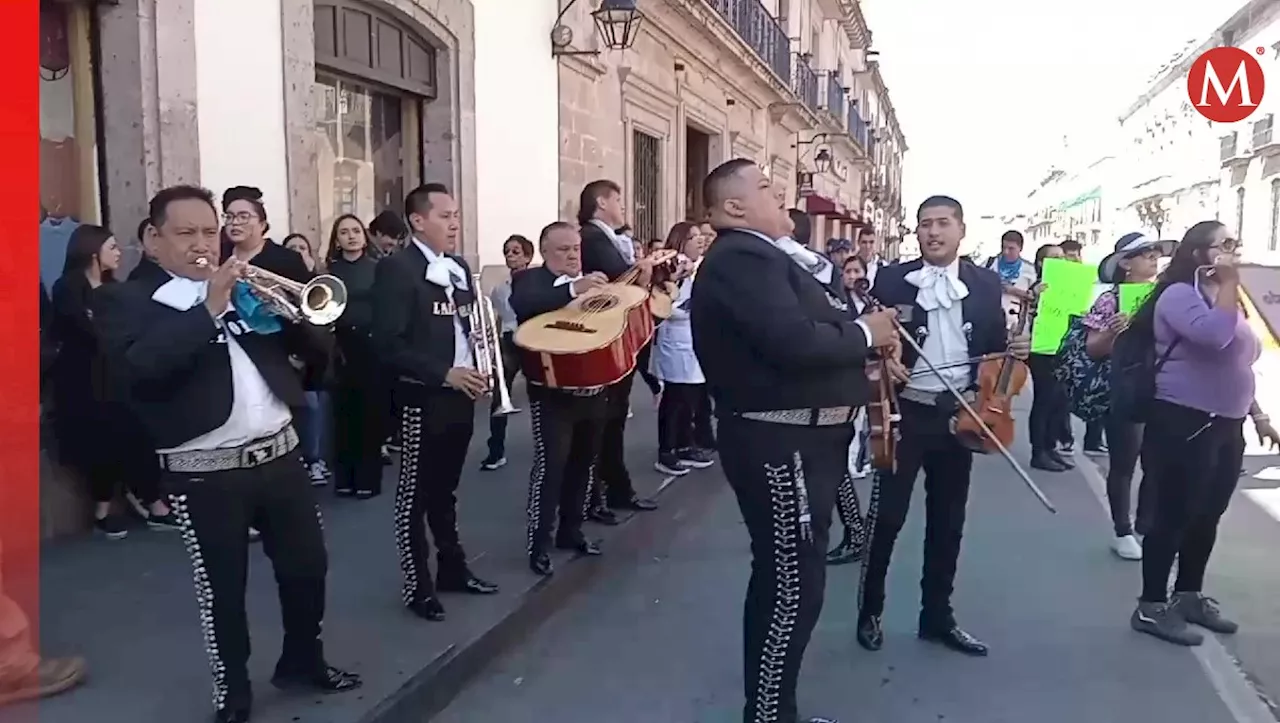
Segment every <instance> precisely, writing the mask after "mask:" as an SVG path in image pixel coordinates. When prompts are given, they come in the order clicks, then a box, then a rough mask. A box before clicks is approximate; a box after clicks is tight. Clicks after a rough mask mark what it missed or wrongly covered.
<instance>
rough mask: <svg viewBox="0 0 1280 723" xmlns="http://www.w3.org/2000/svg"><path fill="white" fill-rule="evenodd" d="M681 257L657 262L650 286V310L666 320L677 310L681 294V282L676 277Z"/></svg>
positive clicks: (655, 316) (655, 315) (656, 317)
mask: <svg viewBox="0 0 1280 723" xmlns="http://www.w3.org/2000/svg"><path fill="white" fill-rule="evenodd" d="M679 261H680V258H679V257H676V256H673V257H672V258H671V259H670V260H668V261H664V262H661V263H659V264H656V265H655V266H654V267H653V276H652V280H651V281H650V287H649V311H650V313H652V314H653V316H654V318H655V319H657V320H659V321H665V320H666V319H669V318H671V313H672V312H673V311H675V300H676V297H677V296H679V295H680V283H679V280H677V279H676V278H675V277H676V275H677V273H676V272H677V271H678V270H679Z"/></svg>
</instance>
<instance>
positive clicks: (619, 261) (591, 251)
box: [581, 223, 631, 281]
mask: <svg viewBox="0 0 1280 723" xmlns="http://www.w3.org/2000/svg"><path fill="white" fill-rule="evenodd" d="M581 235H582V273H584V274H590V273H593V272H596V271H599V272H600V273H602V274H604V275H605V276H608V277H609V280H610V281H617V280H618V277H619V276H622V275H623V274H625V273H627V271H629V270H630V269H631V264H629V263H627V260H626V259H625V258H623V256H622V253H621V252H620V251H618V247H617V246H614V245H613V241H612V240H610V239H609V236H608V235H607V234H605V232H604V231H602V230H600V227H599V226H596V225H595V224H594V223H587V224H586V225H584V226H583V227H582V232H581Z"/></svg>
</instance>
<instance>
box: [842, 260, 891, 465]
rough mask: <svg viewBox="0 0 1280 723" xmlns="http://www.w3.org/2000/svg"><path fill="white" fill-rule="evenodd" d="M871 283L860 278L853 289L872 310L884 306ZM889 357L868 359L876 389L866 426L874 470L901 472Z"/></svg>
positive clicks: (868, 407) (873, 386)
mask: <svg viewBox="0 0 1280 723" xmlns="http://www.w3.org/2000/svg"><path fill="white" fill-rule="evenodd" d="M870 291H871V284H870V283H868V282H867V280H866V279H858V281H857V283H856V284H855V285H854V288H853V292H854V293H855V294H857V295H858V298H860V299H862V300H863V301H864V302H866V304H867V307H868V308H869V309H871V310H872V311H880V310H881V309H883V308H884V306H883V305H882V304H881V303H880V302H879V301H877V300H876V298H875V297H873V296H872V295H871V293H870ZM887 361H888V358H887V357H886V356H885V355H884V354H883V353H881V354H879V355H878V356H877V358H876V359H873V360H870V361H868V362H867V382H868V383H870V385H871V389H872V391H873V394H872V397H871V401H870V402H869V403H868V404H867V427H868V431H869V437H870V442H871V466H872V468H874V469H878V470H882V471H886V472H896V471H898V438H899V430H898V424H899V423H900V422H901V421H902V415H901V414H900V413H899V412H898V392H897V388H896V384H895V382H894V380H893V377H891V376H889V368H888V364H887Z"/></svg>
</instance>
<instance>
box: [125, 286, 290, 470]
mask: <svg viewBox="0 0 1280 723" xmlns="http://www.w3.org/2000/svg"><path fill="white" fill-rule="evenodd" d="M207 288H208V284H207V282H202V281H193V280H191V279H184V278H179V277H174V278H173V279H172V280H171V281H170V282H169V283H167V284H165V285H163V286H161V287H160V288H159V289H157V290H156V293H155V294H153V295H152V297H151V298H152V299H154V300H155V301H157V302H159V303H161V304H164V305H165V306H169V307H171V308H175V309H178V310H179V311H187V310H189V309H192V308H194V307H195V306H196V305H197V304H202V303H204V299H205V294H206V293H207V292H206V289H207ZM181 307H185V308H181ZM227 311H231V307H230V306H228V307H227V310H226V311H224V312H222V314H226V313H227ZM214 323H215V324H217V326H218V334H219V338H218V343H225V344H226V345H227V356H228V357H229V359H230V361H231V413H230V414H229V415H227V421H225V422H223V423H222V426H220V427H218V428H217V429H214V430H212V431H210V432H206V433H205V434H202V435H200V436H199V437H196V438H195V439H192V440H190V441H188V442H186V443H184V444H180V445H178V446H177V447H171V448H169V449H159V450H156V451H157V452H159V453H161V454H168V453H172V452H192V451H196V450H200V451H212V450H215V449H235V448H236V447H242V446H244V445H246V444H248V443H249V442H252V441H253V440H255V439H262V438H263V437H270V436H272V435H274V434H277V433H279V432H280V431H281V430H282V429H284V428H285V426H287V425H288V424H289V423H290V422H291V421H293V414H291V413H290V412H289V407H287V406H285V403H284V402H282V401H280V399H279V398H278V397H276V395H275V393H274V392H272V391H271V387H270V386H268V385H267V380H266V379H264V378H263V377H262V373H261V372H259V371H258V367H257V366H256V365H255V364H254V363H253V360H252V359H250V358H249V355H248V354H247V353H246V352H245V350H244V349H242V348H241V347H240V344H239V342H237V341H236V337H235V334H234V333H232V332H231V330H230V329H228V328H227V325H226V324H225V323H224V322H223V320H222V315H221V314H220V315H219V316H218V318H217V319H215V320H214Z"/></svg>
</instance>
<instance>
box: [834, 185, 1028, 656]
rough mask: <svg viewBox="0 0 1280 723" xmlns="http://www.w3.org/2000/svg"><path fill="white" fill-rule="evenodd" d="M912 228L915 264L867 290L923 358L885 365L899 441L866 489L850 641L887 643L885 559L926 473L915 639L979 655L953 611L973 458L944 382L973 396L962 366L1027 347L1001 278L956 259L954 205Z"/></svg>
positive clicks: (932, 201)
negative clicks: (1009, 318) (1008, 314)
mask: <svg viewBox="0 0 1280 723" xmlns="http://www.w3.org/2000/svg"><path fill="white" fill-rule="evenodd" d="M917 219H918V221H919V229H918V231H917V233H918V235H919V237H920V251H921V254H922V258H921V259H918V260H916V261H912V262H910V263H905V264H900V265H897V266H887V267H885V268H883V269H881V270H880V272H879V273H878V274H877V275H876V281H875V286H874V288H873V289H872V291H871V295H872V297H873V299H874V300H875V301H877V302H878V303H879V304H881V305H883V306H884V307H887V308H896V309H897V310H898V311H899V317H900V319H901V320H902V322H901V323H902V332H903V333H904V334H907V335H910V337H911V340H914V341H915V342H916V345H918V346H919V349H920V351H921V352H923V353H922V354H921V353H917V351H916V348H915V346H916V345H912V344H910V343H909V342H908V343H907V344H906V345H905V348H903V349H902V352H901V359H899V360H893V359H890V360H889V361H888V362H887V366H888V368H889V372H890V374H891V375H892V376H893V377H894V378H896V379H897V380H898V381H900V382H904V383H905V387H904V388H902V389H901V392H900V394H899V398H898V401H899V407H898V408H899V412H900V414H901V425H900V427H899V430H898V431H899V434H900V436H899V440H898V442H897V450H896V468H895V469H894V470H880V471H878V472H877V474H876V475H875V481H874V483H873V487H872V493H871V507H870V509H869V510H868V515H867V527H868V529H869V530H870V536H871V538H870V541H869V545H868V550H867V553H866V559H865V560H864V561H863V568H862V585H861V589H860V591H859V597H860V602H859V611H858V625H857V639H858V643H859V644H860V645H862V647H864V648H866V649H867V650H879V649H880V647H881V645H883V643H884V633H883V630H882V627H881V615H882V614H883V612H884V597H885V576H886V574H887V573H888V568H889V558H890V556H891V555H892V553H893V546H894V543H895V542H896V540H897V538H898V533H899V531H901V529H902V526H903V524H904V522H905V521H906V518H907V510H908V506H909V504H910V501H911V489H912V487H913V486H914V484H915V479H916V477H917V475H918V474H919V472H920V470H921V468H923V469H924V470H925V480H924V483H925V494H926V507H927V508H928V515H927V516H926V522H925V524H926V530H927V531H926V534H925V550H924V575H923V577H922V578H921V582H920V585H921V611H920V618H919V628H918V632H919V637H921V638H922V639H925V640H930V641H933V642H937V643H940V644H942V645H944V646H946V647H948V648H950V649H953V650H957V651H959V652H961V653H965V654H968V655H975V656H983V655H986V654H987V646H986V645H985V644H984V643H982V642H981V641H979V640H978V639H976V638H974V637H973V636H972V635H970V634H969V633H967V632H965V631H964V630H963V629H961V628H960V627H959V626H958V625H957V624H956V620H955V617H954V615H953V611H952V608H951V593H952V587H953V583H954V580H955V573H956V562H957V558H958V557H959V555H960V540H961V537H962V536H963V534H964V518H965V506H966V504H967V503H968V500H969V479H970V474H971V471H972V468H973V452H972V451H970V449H969V448H968V447H966V446H964V445H963V444H962V443H961V441H960V440H959V439H958V438H957V437H956V436H955V435H954V434H953V433H952V424H953V418H955V416H956V414H957V411H958V408H957V407H958V402H957V400H956V399H955V398H954V396H953V395H952V394H951V392H950V391H949V388H948V383H949V385H950V389H952V390H956V391H958V392H960V393H961V394H970V393H971V391H970V390H971V389H972V386H973V382H974V379H975V369H974V366H975V365H971V364H967V363H965V360H967V359H973V358H976V357H981V356H982V355H985V354H992V353H999V352H1004V351H1005V350H1006V349H1008V350H1009V351H1010V353H1012V354H1013V355H1014V356H1019V357H1022V358H1025V356H1026V352H1027V351H1028V348H1029V347H1028V344H1027V342H1026V340H1024V339H1019V340H1017V341H1016V342H1015V343H1014V344H1010V343H1009V342H1008V334H1007V331H1006V321H1005V314H1004V309H1003V307H1002V306H1001V288H1000V277H999V276H998V275H997V274H995V273H994V272H992V271H989V270H986V269H982V268H979V267H978V266H975V265H974V264H972V263H969V262H968V261H964V260H961V259H960V258H959V257H958V252H959V248H960V241H961V239H963V238H964V232H965V226H964V211H963V209H962V208H961V206H960V203H959V202H958V201H956V200H955V199H953V198H950V197H947V196H933V197H931V198H928V199H926V200H925V201H924V203H922V204H921V205H920V208H919V210H918V212H917ZM942 375H945V379H944V378H943V376H942ZM959 413H960V414H965V413H966V412H965V411H963V410H960V411H959Z"/></svg>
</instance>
